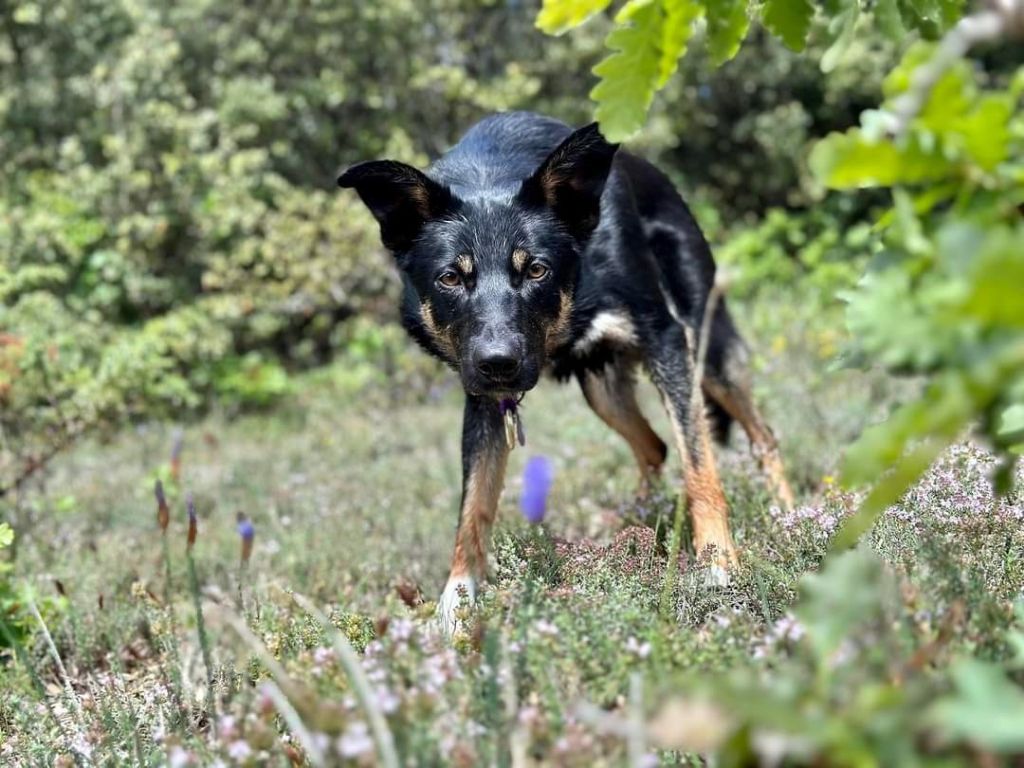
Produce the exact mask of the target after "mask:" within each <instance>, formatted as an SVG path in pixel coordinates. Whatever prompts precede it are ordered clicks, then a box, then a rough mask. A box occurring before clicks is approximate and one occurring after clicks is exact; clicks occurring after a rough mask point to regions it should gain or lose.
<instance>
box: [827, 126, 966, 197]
mask: <svg viewBox="0 0 1024 768" xmlns="http://www.w3.org/2000/svg"><path fill="white" fill-rule="evenodd" d="M809 165H810V168H811V171H812V172H813V173H814V175H815V176H816V177H817V178H818V180H819V181H820V182H821V183H823V184H824V185H825V186H827V187H830V188H832V189H857V188H864V187H891V186H893V185H896V184H916V183H920V182H924V181H933V180H938V179H941V178H943V177H945V176H946V175H947V174H948V173H949V162H948V161H947V160H946V159H945V158H944V157H942V156H941V155H938V154H937V153H935V152H929V151H926V150H924V149H923V148H922V146H921V144H920V143H919V142H918V141H917V140H915V139H914V138H913V137H911V138H909V139H907V140H906V141H905V142H904V143H903V144H902V145H901V146H899V147H897V146H896V145H895V144H894V143H892V142H891V141H885V140H872V139H868V138H867V137H866V136H865V135H864V133H863V131H862V130H860V129H858V128H854V129H852V130H850V131H847V132H846V133H832V134H829V135H828V136H826V137H825V138H824V139H822V140H821V141H819V142H818V143H817V144H815V145H814V148H813V149H812V150H811V156H810V160H809Z"/></svg>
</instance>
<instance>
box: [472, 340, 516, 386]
mask: <svg viewBox="0 0 1024 768" xmlns="http://www.w3.org/2000/svg"><path fill="white" fill-rule="evenodd" d="M522 368H523V361H522V360H521V359H520V357H519V356H518V355H517V354H515V353H514V351H513V350H512V349H511V348H492V349H488V350H486V351H484V352H483V353H482V354H481V355H480V356H479V357H478V358H477V360H476V370H477V372H478V373H479V374H480V375H481V376H483V377H484V378H485V379H487V380H488V381H491V382H493V383H495V384H502V383H508V382H511V381H513V380H515V378H516V376H518V375H519V372H520V371H521V370H522Z"/></svg>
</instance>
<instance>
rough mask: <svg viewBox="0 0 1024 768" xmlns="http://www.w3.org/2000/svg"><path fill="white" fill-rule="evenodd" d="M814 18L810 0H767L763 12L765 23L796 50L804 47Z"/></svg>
mask: <svg viewBox="0 0 1024 768" xmlns="http://www.w3.org/2000/svg"><path fill="white" fill-rule="evenodd" d="M813 18H814V6H813V5H811V3H810V1H809V0H767V2H765V4H764V10H763V12H762V20H763V21H764V25H765V26H766V27H768V29H769V30H771V31H772V32H773V33H774V34H775V35H777V36H778V37H780V38H782V42H784V43H785V44H786V45H787V46H788V47H789V48H791V49H793V50H794V51H802V50H803V49H804V45H805V44H806V43H807V33H808V32H810V29H811V20H812V19H813Z"/></svg>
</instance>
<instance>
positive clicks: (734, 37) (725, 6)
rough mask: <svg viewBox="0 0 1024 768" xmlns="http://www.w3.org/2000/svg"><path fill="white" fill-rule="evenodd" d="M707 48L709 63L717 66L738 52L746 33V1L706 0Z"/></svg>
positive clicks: (747, 28)
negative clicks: (709, 57)
mask: <svg viewBox="0 0 1024 768" xmlns="http://www.w3.org/2000/svg"><path fill="white" fill-rule="evenodd" d="M704 7H705V9H706V12H707V24H708V27H707V46H708V53H709V54H710V56H711V61H712V62H714V64H715V66H719V65H721V64H724V63H725V62H727V61H729V59H731V58H732V57H733V56H735V55H736V53H737V52H738V51H739V49H740V46H741V45H742V44H743V41H744V39H746V37H747V31H748V30H749V29H750V16H749V15H748V14H747V0H706V2H705V3H704Z"/></svg>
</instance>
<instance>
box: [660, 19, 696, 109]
mask: <svg viewBox="0 0 1024 768" xmlns="http://www.w3.org/2000/svg"><path fill="white" fill-rule="evenodd" d="M662 8H663V9H664V12H665V23H664V25H663V26H662V35H661V66H660V68H659V72H658V85H657V88H659V89H660V88H664V87H665V84H666V83H667V82H668V81H669V78H671V77H672V75H674V74H675V72H676V68H677V67H678V65H679V59H680V58H682V56H683V54H685V53H686V45H687V43H689V42H690V37H691V36H692V35H693V22H694V21H695V20H697V19H698V18H700V16H701V14H702V13H704V8H703V7H702V6H701V5H700V3H696V2H693V0H662Z"/></svg>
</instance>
